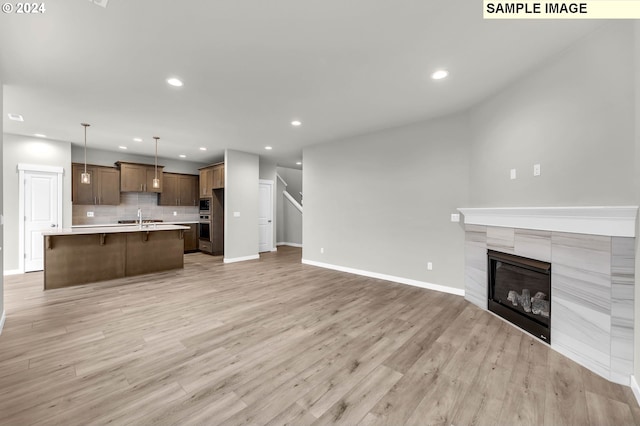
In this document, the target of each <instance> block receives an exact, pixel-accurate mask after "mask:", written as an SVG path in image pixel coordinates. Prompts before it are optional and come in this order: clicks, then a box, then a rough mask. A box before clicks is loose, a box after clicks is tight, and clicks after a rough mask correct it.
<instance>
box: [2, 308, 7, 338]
mask: <svg viewBox="0 0 640 426" xmlns="http://www.w3.org/2000/svg"><path fill="white" fill-rule="evenodd" d="M6 319H7V316H6V315H5V311H4V310H3V311H2V316H1V317H0V334H2V329H3V328H4V321H5V320H6Z"/></svg>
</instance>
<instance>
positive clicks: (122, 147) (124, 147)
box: [118, 145, 127, 149]
mask: <svg viewBox="0 0 640 426" xmlns="http://www.w3.org/2000/svg"><path fill="white" fill-rule="evenodd" d="M118 148H120V149H127V147H126V146H122V145H120V146H119V147H118Z"/></svg>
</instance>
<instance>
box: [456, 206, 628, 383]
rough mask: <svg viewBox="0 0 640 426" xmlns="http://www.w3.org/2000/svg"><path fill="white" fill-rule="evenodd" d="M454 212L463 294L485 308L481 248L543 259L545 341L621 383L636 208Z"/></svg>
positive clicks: (625, 361) (484, 258)
mask: <svg viewBox="0 0 640 426" xmlns="http://www.w3.org/2000/svg"><path fill="white" fill-rule="evenodd" d="M458 210H459V211H460V212H461V213H462V214H463V215H464V224H465V298H466V299H467V300H468V301H469V302H471V303H473V304H475V305H477V306H479V307H480V308H482V309H485V310H488V309H487V249H491V250H495V251H500V252H503V253H510V254H515V255H517V256H523V257H528V258H532V259H537V260H541V261H545V262H550V263H551V347H552V348H553V349H555V350H556V351H558V352H560V353H562V354H563V355H565V356H567V357H568V358H571V359H572V360H574V361H576V362H578V363H579V364H582V365H583V366H585V367H587V368H588V369H590V370H591V371H593V372H595V373H597V374H599V375H601V376H603V377H605V378H606V379H609V380H611V381H613V382H616V383H620V384H624V385H627V386H629V384H630V377H631V375H632V374H633V317H634V281H635V270H634V268H635V236H636V214H637V211H638V207H637V206H632V207H562V208H559V207H550V208H545V207H535V208H460V209H458Z"/></svg>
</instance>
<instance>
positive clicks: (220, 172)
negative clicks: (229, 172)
mask: <svg viewBox="0 0 640 426" xmlns="http://www.w3.org/2000/svg"><path fill="white" fill-rule="evenodd" d="M221 188H224V163H218V164H214V165H212V166H207V167H203V168H202V169H200V196H201V197H211V196H212V192H211V190H212V189H221Z"/></svg>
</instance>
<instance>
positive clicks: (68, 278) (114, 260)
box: [43, 224, 189, 290]
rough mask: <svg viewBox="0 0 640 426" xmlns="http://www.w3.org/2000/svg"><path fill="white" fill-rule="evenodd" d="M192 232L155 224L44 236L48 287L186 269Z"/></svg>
mask: <svg viewBox="0 0 640 426" xmlns="http://www.w3.org/2000/svg"><path fill="white" fill-rule="evenodd" d="M188 229H189V227H187V226H180V225H155V224H150V225H144V226H143V227H140V226H138V225H130V226H104V227H95V228H80V229H77V228H74V229H70V230H69V229H63V230H56V231H47V232H43V236H44V289H45V290H50V289H54V288H62V287H69V286H74V285H80V284H88V283H93V282H98V281H105V280H112V279H116V278H122V277H130V276H133V275H142V274H148V273H151V272H159V271H167V270H171V269H182V268H183V267H184V257H183V254H184V241H183V240H184V231H185V230H188Z"/></svg>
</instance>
